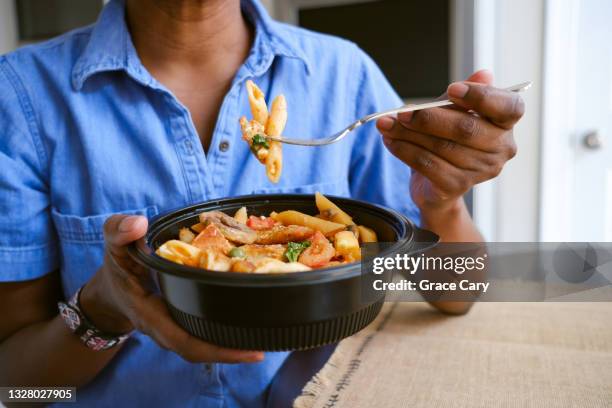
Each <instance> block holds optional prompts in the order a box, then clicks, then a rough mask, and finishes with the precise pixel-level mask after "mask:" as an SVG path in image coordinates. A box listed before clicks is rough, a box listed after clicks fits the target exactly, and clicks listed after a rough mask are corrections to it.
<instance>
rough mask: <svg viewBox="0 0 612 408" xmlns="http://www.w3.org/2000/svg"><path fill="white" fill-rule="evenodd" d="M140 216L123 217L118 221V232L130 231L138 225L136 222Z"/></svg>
mask: <svg viewBox="0 0 612 408" xmlns="http://www.w3.org/2000/svg"><path fill="white" fill-rule="evenodd" d="M140 220H141V217H138V216H135V215H132V216H129V217H125V218H124V219H123V220H122V221H121V222H120V223H119V232H130V231H132V230H133V229H134V228H136V226H137V225H138V223H139V222H140Z"/></svg>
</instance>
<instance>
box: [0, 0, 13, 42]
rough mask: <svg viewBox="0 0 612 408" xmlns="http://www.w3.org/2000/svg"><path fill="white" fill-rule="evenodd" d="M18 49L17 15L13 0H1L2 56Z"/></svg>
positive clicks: (0, 30) (0, 35)
mask: <svg viewBox="0 0 612 408" xmlns="http://www.w3.org/2000/svg"><path fill="white" fill-rule="evenodd" d="M15 47H17V13H16V10H15V2H14V1H13V0H0V54H5V53H7V52H9V51H12V50H13V49H15Z"/></svg>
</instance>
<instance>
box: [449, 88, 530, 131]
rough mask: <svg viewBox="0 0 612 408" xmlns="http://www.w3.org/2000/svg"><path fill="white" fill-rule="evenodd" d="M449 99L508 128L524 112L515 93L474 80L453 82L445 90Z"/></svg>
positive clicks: (518, 96) (520, 100) (523, 104)
mask: <svg viewBox="0 0 612 408" xmlns="http://www.w3.org/2000/svg"><path fill="white" fill-rule="evenodd" d="M447 93H448V96H449V99H450V100H451V101H452V102H453V103H455V104H457V105H459V106H461V107H463V108H465V109H471V110H473V111H475V112H477V113H478V114H479V115H480V116H483V117H485V118H487V119H489V120H490V121H491V122H493V123H495V124H496V125H497V126H499V127H501V128H503V129H506V130H509V129H512V127H513V126H514V124H515V123H516V122H518V121H519V119H520V118H521V117H522V116H523V114H524V113H525V103H524V102H523V98H521V96H520V95H519V94H518V93H516V92H510V91H505V90H503V89H498V88H494V87H492V86H489V85H482V84H477V83H474V82H455V83H454V84H450V85H449V87H448V90H447Z"/></svg>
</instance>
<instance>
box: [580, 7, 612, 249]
mask: <svg viewBox="0 0 612 408" xmlns="http://www.w3.org/2000/svg"><path fill="white" fill-rule="evenodd" d="M577 20H578V21H577V24H578V29H577V30H576V35H577V37H578V40H577V44H576V45H577V53H576V56H577V64H576V75H575V78H574V80H575V81H576V101H577V103H576V125H575V129H576V130H575V133H574V138H573V144H574V148H575V149H576V156H575V157H576V158H575V172H574V179H575V183H574V194H573V200H574V205H573V212H574V216H573V217H572V221H573V223H572V224H573V225H572V231H573V233H572V235H573V236H575V237H576V240H578V241H612V145H611V143H610V142H612V41H611V39H612V24H611V22H612V2H611V1H610V0H582V1H581V2H580V4H579V7H578V16H577Z"/></svg>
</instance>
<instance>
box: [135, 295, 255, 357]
mask: <svg viewBox="0 0 612 408" xmlns="http://www.w3.org/2000/svg"><path fill="white" fill-rule="evenodd" d="M135 307H136V309H137V310H136V314H137V316H138V323H137V325H136V328H137V329H138V330H140V331H142V332H143V333H145V334H147V335H149V336H150V337H151V338H153V340H155V341H156V342H157V343H158V344H159V345H160V346H161V347H163V348H166V349H168V350H172V351H174V352H175V353H177V354H178V355H180V356H181V357H182V358H184V359H185V360H187V361H189V362H192V363H203V362H221V363H254V362H258V361H261V360H263V358H264V353H263V352H260V351H245V350H233V349H228V348H223V347H219V346H216V345H214V344H210V343H206V342H204V341H202V340H200V339H197V338H195V337H193V336H191V335H190V334H189V333H187V332H186V331H185V330H183V329H182V328H181V327H180V326H179V325H178V324H176V322H174V320H173V319H172V317H171V316H170V313H169V312H168V309H167V307H166V305H165V303H164V302H163V300H162V299H161V298H159V297H157V296H155V295H150V296H147V297H144V298H142V303H140V304H137V305H135Z"/></svg>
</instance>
